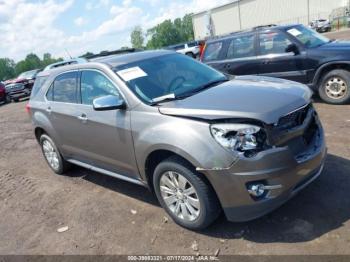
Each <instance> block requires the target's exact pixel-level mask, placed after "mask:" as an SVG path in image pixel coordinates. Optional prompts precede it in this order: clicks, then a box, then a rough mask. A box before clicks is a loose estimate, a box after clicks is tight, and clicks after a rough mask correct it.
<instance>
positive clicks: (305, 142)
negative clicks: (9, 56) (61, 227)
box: [27, 51, 326, 229]
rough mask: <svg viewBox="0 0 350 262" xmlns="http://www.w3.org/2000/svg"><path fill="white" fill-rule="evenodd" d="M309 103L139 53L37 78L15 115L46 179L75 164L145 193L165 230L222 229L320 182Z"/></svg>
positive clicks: (320, 149)
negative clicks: (24, 117)
mask: <svg viewBox="0 0 350 262" xmlns="http://www.w3.org/2000/svg"><path fill="white" fill-rule="evenodd" d="M311 95H312V93H311V91H310V90H309V89H308V87H306V86H305V85H302V84H299V83H295V82H291V81H287V80H280V79H274V78H266V77H265V78H260V77H257V76H255V77H254V76H245V77H230V78H228V77H227V76H225V75H223V74H222V73H220V72H218V71H216V70H215V69H212V68H210V67H208V66H206V65H204V64H201V63H200V62H198V61H195V60H193V59H191V58H189V57H186V56H183V55H180V54H176V53H175V52H172V51H148V52H139V53H132V54H125V55H118V56H108V57H103V58H97V59H95V60H94V61H90V62H88V63H84V64H76V65H70V66H66V67H61V68H58V69H54V70H50V71H43V72H42V73H40V74H39V75H38V76H37V79H36V82H35V85H34V88H33V92H32V95H31V99H30V102H29V104H28V106H27V109H28V111H29V112H30V114H31V117H32V121H33V125H34V132H35V136H36V138H37V140H38V142H39V144H40V146H41V148H42V152H43V155H44V157H45V159H46V161H47V163H48V165H49V166H50V167H51V169H52V170H53V171H54V172H55V173H57V174H63V173H65V172H66V171H67V169H68V168H69V167H70V165H71V164H75V165H79V166H82V167H85V168H87V169H91V170H94V171H97V172H100V173H102V174H106V175H109V176H113V177H116V178H119V179H123V180H127V181H129V182H132V183H135V184H138V185H141V186H145V187H148V188H149V189H150V190H152V191H154V192H155V195H156V196H157V198H158V200H159V202H160V204H161V205H162V207H163V208H164V209H165V210H166V212H167V213H168V214H169V215H170V216H171V217H172V218H173V220H174V221H175V222H176V223H178V224H180V225H181V226H184V227H186V228H190V229H202V228H205V227H207V226H208V225H210V224H211V223H212V222H213V221H214V220H215V219H216V218H217V217H218V216H219V214H220V213H221V211H222V210H223V211H224V213H225V215H226V217H227V219H228V220H230V221H247V220H251V219H255V218H257V217H260V216H262V215H264V214H266V213H268V212H270V211H271V210H273V209H275V208H277V207H278V206H280V205H281V204H283V203H284V202H286V201H287V200H288V199H290V198H291V197H293V196H294V195H295V194H296V193H297V192H298V191H300V190H301V189H302V188H304V187H305V186H306V185H308V184H309V183H310V182H311V181H313V180H314V179H315V178H317V176H319V175H320V173H321V171H322V168H323V163H324V159H325V156H326V146H325V140H324V134H323V129H322V126H321V123H320V121H319V118H318V116H317V113H316V111H315V109H314V108H313V106H312V103H311V101H310V97H311ZM135 190H137V188H135Z"/></svg>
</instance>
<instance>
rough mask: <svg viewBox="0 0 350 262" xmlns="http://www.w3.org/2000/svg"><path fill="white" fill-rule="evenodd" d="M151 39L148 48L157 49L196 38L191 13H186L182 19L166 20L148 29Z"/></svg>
mask: <svg viewBox="0 0 350 262" xmlns="http://www.w3.org/2000/svg"><path fill="white" fill-rule="evenodd" d="M147 35H148V37H149V41H148V42H147V48H148V49H157V48H161V47H165V46H169V45H174V44H178V43H182V42H188V41H191V40H193V39H194V33H193V26H192V17H191V14H187V15H185V16H184V17H183V18H182V19H181V18H176V19H175V20H174V21H171V20H165V21H164V22H162V23H160V24H158V25H157V26H155V27H153V28H151V29H149V30H147Z"/></svg>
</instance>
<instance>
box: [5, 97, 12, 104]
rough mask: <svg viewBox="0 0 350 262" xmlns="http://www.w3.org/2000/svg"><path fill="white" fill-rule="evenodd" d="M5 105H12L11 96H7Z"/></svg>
mask: <svg viewBox="0 0 350 262" xmlns="http://www.w3.org/2000/svg"><path fill="white" fill-rule="evenodd" d="M5 103H6V104H9V103H11V97H10V96H8V95H7V96H6V98H5Z"/></svg>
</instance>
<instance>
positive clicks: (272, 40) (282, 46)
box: [259, 32, 292, 55]
mask: <svg viewBox="0 0 350 262" xmlns="http://www.w3.org/2000/svg"><path fill="white" fill-rule="evenodd" d="M259 43H260V54H261V55H269V54H282V53H285V52H286V48H287V47H288V46H289V45H290V44H291V43H292V42H291V41H290V40H289V39H288V38H287V37H286V36H285V35H284V34H282V33H277V32H269V33H263V34H260V35H259Z"/></svg>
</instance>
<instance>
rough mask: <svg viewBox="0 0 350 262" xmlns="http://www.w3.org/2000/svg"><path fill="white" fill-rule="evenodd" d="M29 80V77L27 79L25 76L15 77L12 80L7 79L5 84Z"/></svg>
mask: <svg viewBox="0 0 350 262" xmlns="http://www.w3.org/2000/svg"><path fill="white" fill-rule="evenodd" d="M27 81H28V79H25V78H15V79H10V80H7V81H5V84H6V85H9V84H15V83H24V82H27Z"/></svg>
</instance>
